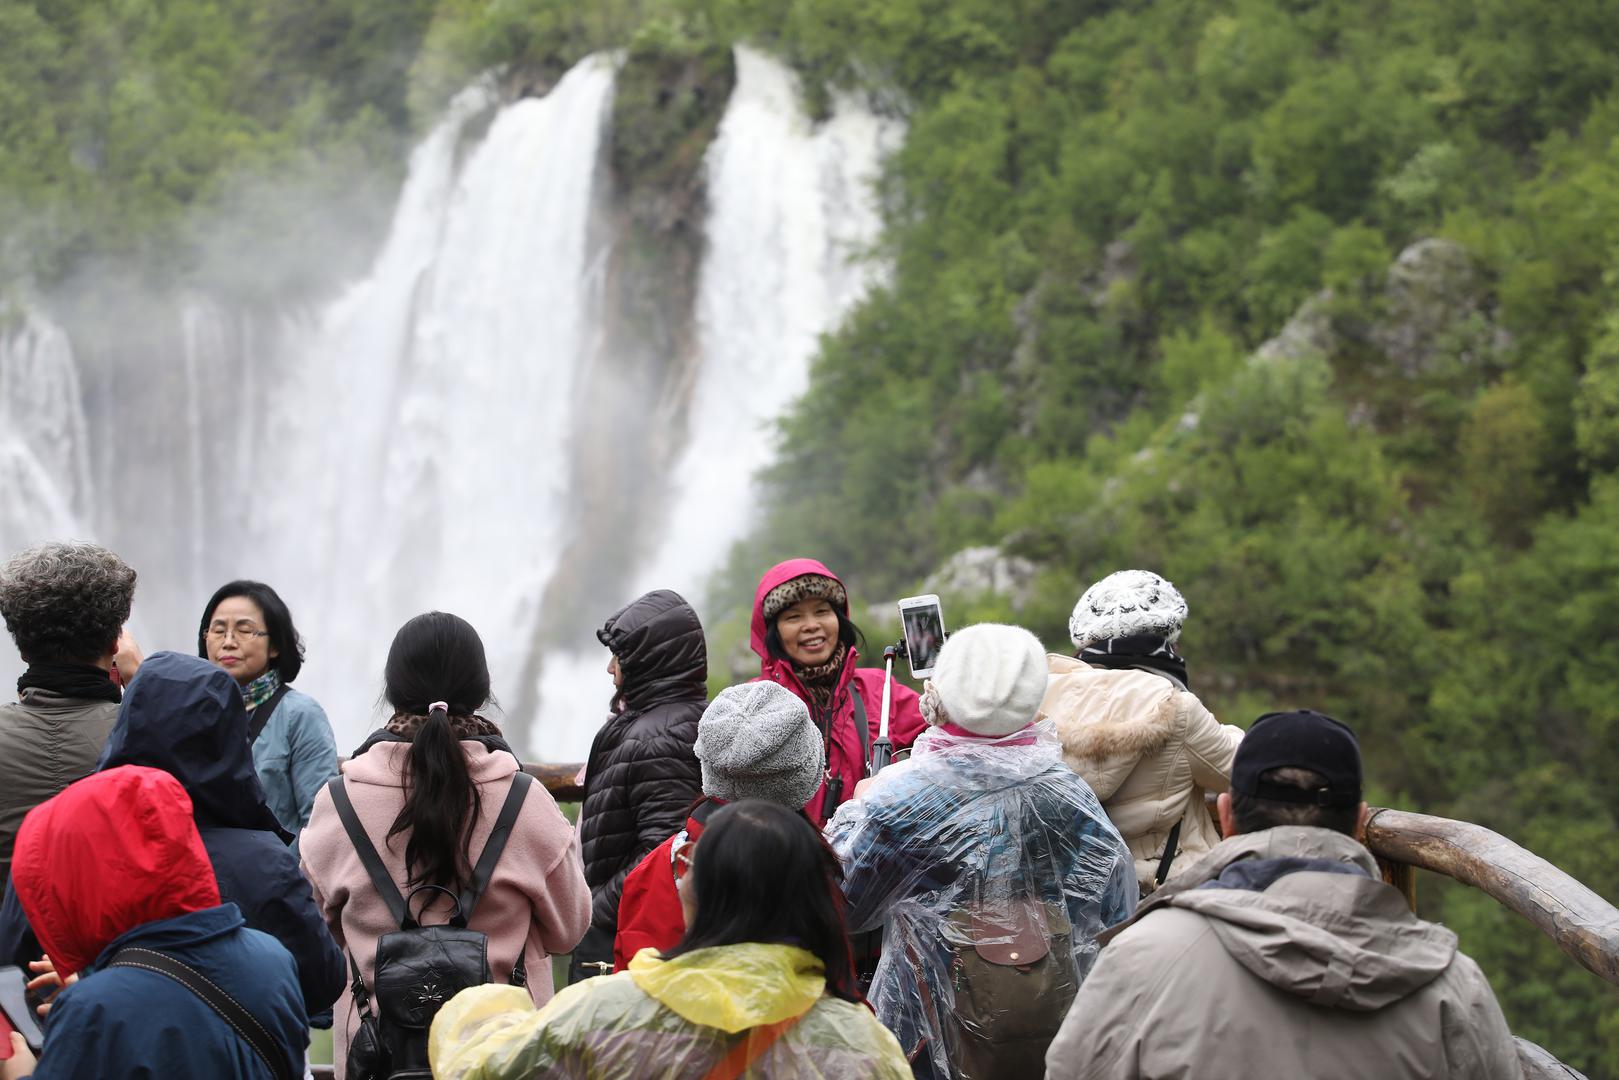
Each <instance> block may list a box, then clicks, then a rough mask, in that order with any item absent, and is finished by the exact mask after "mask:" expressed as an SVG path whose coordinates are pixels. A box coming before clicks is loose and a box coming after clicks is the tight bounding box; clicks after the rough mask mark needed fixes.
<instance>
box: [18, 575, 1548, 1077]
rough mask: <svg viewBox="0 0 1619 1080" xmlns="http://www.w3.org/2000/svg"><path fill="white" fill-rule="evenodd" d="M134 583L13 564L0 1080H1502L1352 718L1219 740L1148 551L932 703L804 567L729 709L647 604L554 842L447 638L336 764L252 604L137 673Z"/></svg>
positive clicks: (1473, 981) (282, 612) (399, 668)
mask: <svg viewBox="0 0 1619 1080" xmlns="http://www.w3.org/2000/svg"><path fill="white" fill-rule="evenodd" d="M135 578H136V575H135V572H134V571H133V570H132V569H131V568H130V567H128V566H127V565H125V564H124V563H123V561H122V560H121V559H119V558H118V556H117V555H115V554H113V553H112V552H110V551H107V550H106V549H104V548H101V547H98V546H96V545H93V544H87V543H51V544H46V545H43V546H41V547H38V548H34V549H30V550H29V551H25V552H22V553H20V554H18V555H16V556H14V557H13V558H12V559H11V560H10V561H9V562H7V563H6V564H5V565H4V567H3V568H0V616H3V618H4V620H5V623H6V627H7V630H8V631H9V632H10V634H11V635H12V638H13V640H14V641H15V642H16V645H17V648H18V651H19V652H20V653H21V655H22V657H23V659H24V661H25V663H26V664H27V670H26V672H25V674H24V675H23V676H22V678H21V679H20V680H19V700H18V701H17V702H15V703H13V704H9V705H4V706H0V860H3V862H0V865H3V866H4V867H5V869H6V871H7V872H8V875H9V876H8V880H7V882H6V886H5V897H4V903H3V906H0V951H3V953H4V955H0V964H5V963H10V964H13V965H16V966H18V967H21V968H23V969H25V970H26V971H27V972H28V973H29V983H28V988H27V1006H26V1011H30V1012H35V1013H37V1014H38V1016H39V1017H42V1018H43V1034H42V1038H39V1037H34V1038H32V1039H31V1038H30V1034H29V1033H30V1031H31V1030H32V1029H33V1022H32V1021H33V1018H32V1017H30V1016H22V1015H18V1013H19V1011H20V1006H19V1004H18V1003H15V1002H12V1001H11V1000H10V999H9V998H8V996H7V994H6V992H5V987H4V984H3V982H0V1036H5V1035H6V1034H7V1033H6V1031H5V1030H4V1027H10V1028H14V1029H15V1030H12V1031H10V1032H9V1044H10V1049H11V1054H10V1056H9V1059H8V1060H5V1061H0V1080H9V1078H11V1077H20V1076H28V1075H32V1076H35V1077H41V1078H48V1077H108V1078H113V1077H135V1076H154V1077H155V1076H162V1077H209V1078H212V1077H222V1076H236V1077H253V1078H275V1080H295V1078H296V1077H299V1076H303V1075H307V1071H308V1065H307V1045H308V1038H309V1031H310V1028H311V1027H327V1026H329V1027H331V1028H332V1042H333V1049H334V1054H335V1071H336V1074H337V1076H338V1077H339V1078H347V1080H373V1078H376V1080H382V1078H388V1077H406V1076H412V1077H425V1076H429V1075H431V1076H436V1077H441V1078H447V1080H519V1078H526V1077H544V1076H557V1077H580V1078H584V1077H591V1078H596V1077H601V1078H612V1077H625V1078H632V1077H635V1078H639V1077H662V1078H668V1080H676V1078H690V1080H710V1078H712V1080H736V1078H739V1077H817V1078H823V1077H824V1078H844V1077H847V1078H850V1080H854V1078H866V1077H892V1078H903V1077H917V1078H922V1080H930V1078H937V1080H948V1078H959V1080H985V1078H999V1077H1006V1078H1024V1077H1031V1076H1033V1077H1038V1076H1040V1075H1042V1074H1044V1075H1047V1076H1050V1077H1053V1078H1064V1080H1066V1078H1081V1077H1083V1078H1096V1080H1102V1078H1108V1080H1112V1078H1119V1080H1124V1078H1147V1077H1187V1076H1198V1077H1204V1076H1207V1077H1216V1078H1219V1077H1242V1078H1247V1077H1250V1076H1253V1075H1298V1076H1311V1077H1327V1078H1340V1077H1341V1078H1350V1077H1368V1078H1370V1077H1377V1078H1383V1077H1412V1078H1416V1077H1434V1078H1446V1077H1455V1078H1461V1077H1484V1078H1506V1077H1513V1078H1516V1077H1518V1076H1520V1075H1521V1071H1520V1067H1519V1066H1518V1064H1517V1057H1516V1050H1515V1046H1514V1043H1513V1040H1512V1037H1511V1035H1510V1034H1509V1032H1508V1030H1507V1027H1506V1024H1505V1021H1504V1019H1503V1018H1502V1015H1501V1012H1500V1009H1499V1007H1498V1006H1497V1004H1496V1002H1495V999H1494V997H1493V995H1492V994H1491V992H1490V989H1489V986H1488V984H1487V982H1486V981H1485V980H1484V978H1483V976H1482V975H1481V973H1480V972H1479V970H1478V969H1477V967H1476V966H1475V965H1474V964H1473V963H1472V962H1471V961H1470V960H1469V959H1468V958H1467V957H1466V956H1464V955H1462V954H1461V953H1460V952H1459V951H1458V950H1457V948H1456V939H1455V935H1454V934H1452V933H1451V932H1450V931H1448V930H1446V929H1444V928H1443V927H1440V926H1437V925H1434V924H1431V923H1427V922H1424V921H1422V920H1420V919H1418V918H1417V917H1416V916H1415V915H1414V914H1413V913H1412V912H1411V911H1410V910H1409V909H1408V908H1407V906H1406V904H1405V902H1404V899H1403V897H1402V896H1401V894H1400V893H1399V892H1398V891H1397V890H1395V889H1393V888H1392V887H1391V886H1388V885H1386V884H1384V883H1383V882H1382V881H1381V879H1380V878H1379V876H1378V873H1377V868H1376V864H1375V862H1374V860H1373V859H1372V857H1371V855H1370V854H1369V853H1368V852H1367V850H1366V848H1365V847H1364V846H1363V845H1362V843H1361V842H1360V841H1361V838H1362V835H1363V830H1364V827H1365V820H1366V805H1365V803H1364V802H1363V801H1362V795H1363V787H1364V777H1363V773H1362V763H1361V757H1360V750H1359V746H1358V744H1357V742H1356V739H1355V736H1354V733H1353V732H1352V731H1351V730H1350V729H1349V728H1348V727H1347V726H1345V725H1344V724H1342V723H1339V722H1338V721H1337V720H1334V719H1332V718H1331V717H1328V716H1326V715H1323V714H1321V713H1318V712H1313V711H1309V710H1298V711H1288V712H1278V713H1271V714H1267V715H1265V716H1262V717H1260V718H1259V719H1258V720H1256V721H1254V722H1253V724H1251V725H1250V726H1249V728H1248V730H1247V732H1246V734H1245V733H1244V731H1243V730H1242V729H1241V728H1239V727H1236V726H1232V725H1225V724H1221V723H1219V722H1218V721H1217V720H1216V719H1215V718H1214V717H1213V716H1212V715H1211V713H1210V712H1209V710H1208V709H1207V708H1206V707H1205V706H1204V705H1203V704H1202V702H1201V701H1200V700H1199V699H1198V697H1197V696H1196V694H1195V693H1194V691H1193V689H1192V687H1193V681H1192V679H1191V678H1190V675H1189V672H1188V667H1187V664H1186V663H1185V661H1184V659H1183V658H1182V656H1181V654H1180V649H1179V637H1180V633H1181V629H1182V626H1183V624H1184V622H1185V620H1186V618H1187V614H1188V612H1187V605H1186V603H1185V600H1184V599H1183V598H1182V597H1181V595H1180V593H1179V592H1178V591H1177V590H1176V589H1175V587H1174V586H1173V585H1172V584H1171V583H1169V582H1168V581H1165V580H1164V579H1163V578H1161V577H1159V576H1158V575H1156V574H1153V573H1150V572H1147V571H1142V570H1125V571H1120V572H1118V573H1115V574H1112V575H1109V576H1108V577H1106V578H1104V579H1103V580H1101V581H1099V582H1097V583H1096V584H1095V585H1093V586H1092V587H1091V588H1090V589H1088V590H1087V591H1086V592H1085V594H1084V595H1083V596H1081V597H1080V599H1079V602H1078V603H1077V604H1076V606H1075V608H1074V613H1073V617H1072V619H1071V620H1070V624H1069V631H1070V638H1071V642H1072V647H1073V652H1072V653H1069V652H1066V651H1065V652H1063V653H1061V654H1051V655H1048V654H1047V652H1046V650H1045V649H1044V647H1043V646H1042V645H1041V643H1040V642H1039V640H1038V639H1037V638H1036V637H1035V636H1034V635H1033V634H1031V633H1029V632H1028V631H1026V630H1024V629H1021V628H1019V627H1015V626H1008V625H1001V624H977V625H972V626H967V627H965V628H962V629H960V630H958V631H957V632H955V633H954V634H951V635H950V636H949V637H948V639H947V640H946V642H945V644H944V646H943V648H942V650H941V651H940V652H939V655H938V657H937V660H936V661H935V664H934V667H933V672H932V674H931V676H930V677H929V678H928V680H927V681H926V682H925V683H924V685H923V689H922V692H921V693H920V694H918V693H917V692H916V691H915V690H913V689H911V688H910V687H907V686H905V685H903V684H902V683H899V682H896V681H894V680H893V678H892V676H891V675H890V674H889V673H888V672H886V671H885V670H883V669H880V668H873V667H863V666H861V662H860V661H861V652H862V650H863V649H864V648H865V647H866V642H865V641H864V639H863V637H862V635H861V632H860V630H859V629H858V627H857V626H856V625H855V623H854V621H853V620H852V618H851V605H850V600H849V594H848V590H847V587H846V586H845V584H844V582H843V581H842V580H840V579H839V578H838V577H837V576H836V575H835V574H833V573H832V572H831V571H830V570H829V569H828V568H827V567H825V566H823V565H822V564H821V563H819V562H816V561H814V560H810V559H794V560H790V561H788V562H784V563H781V564H780V565H778V566H776V567H773V568H771V569H770V570H769V571H767V572H766V573H765V574H764V576H763V578H762V580H761V581H760V583H759V588H758V591H757V594H756V597H755V600H754V605H753V614H752V633H751V640H752V645H753V649H754V651H755V652H756V653H757V654H758V656H759V660H760V675H759V677H758V678H757V679H756V680H754V681H751V682H744V683H741V684H738V685H734V686H730V687H727V688H725V689H723V690H721V691H720V692H719V693H718V694H716V695H714V697H713V699H712V700H709V695H708V664H707V655H708V651H707V646H706V642H705V636H704V633H703V628H702V624H701V622H700V621H699V619H698V616H697V613H696V612H695V611H694V610H693V609H692V607H691V606H690V605H689V604H688V603H687V602H686V601H685V600H684V599H682V598H681V597H680V596H679V595H677V594H675V593H673V592H670V591H667V590H659V591H655V592H651V593H648V594H646V595H644V596H641V597H639V598H636V599H634V600H633V601H631V602H630V603H628V604H627V605H626V606H625V607H624V608H622V609H621V610H619V611H618V612H616V613H615V614H613V615H612V616H611V617H609V618H608V619H607V620H606V621H605V623H604V625H603V626H602V628H601V629H600V630H599V631H598V632H597V637H598V639H599V640H600V642H601V644H602V645H603V646H604V647H605V649H606V651H607V653H608V663H607V670H608V673H609V676H610V678H611V688H610V690H609V689H608V685H607V679H605V678H604V680H603V690H604V693H603V700H604V703H607V708H606V709H604V716H602V717H581V718H580V721H579V722H580V723H589V724H590V725H591V726H592V727H599V729H598V730H597V731H596V735H595V739H594V742H593V744H592V746H591V750H590V755H589V758H588V760H587V761H586V763H585V766H584V769H583V772H582V775H581V783H582V785H583V789H584V797H583V801H582V803H581V804H580V807H579V815H578V821H577V823H570V822H569V821H568V819H567V818H566V817H565V816H564V814H563V812H562V811H561V809H560V808H559V807H558V805H557V804H556V802H555V801H554V799H553V798H552V797H551V795H550V794H549V793H548V792H547V791H546V790H545V789H544V787H542V786H540V785H539V784H537V783H535V782H534V781H533V780H532V777H531V776H530V775H529V774H528V773H527V772H525V771H524V769H523V767H522V763H521V762H520V761H519V759H518V756H517V754H516V753H515V752H514V750H513V748H512V746H511V745H510V744H509V743H508V741H507V739H506V736H505V734H504V733H503V732H502V730H501V728H500V727H499V726H498V725H497V724H496V723H495V722H493V721H492V720H490V719H489V718H488V716H487V715H486V713H487V711H488V707H489V706H490V704H491V693H490V686H491V679H490V672H489V667H488V663H487V660H486V657H485V653H484V647H483V643H482V641H481V639H480V638H479V635H478V633H477V631H476V630H475V629H474V628H473V627H472V626H471V625H470V624H468V623H467V622H466V621H465V620H463V619H461V618H458V617H457V616H455V615H451V614H447V613H443V612H436V611H435V612H427V613H424V614H422V615H418V616H417V617H415V618H413V619H411V620H409V621H408V622H406V623H405V624H404V625H403V626H402V627H400V628H399V630H398V632H397V633H396V635H395V636H394V639H393V642H392V646H391V647H390V649H389V652H388V657H387V661H386V664H385V666H384V670H383V672H382V673H381V674H382V682H383V686H384V693H383V700H384V701H385V702H386V705H387V708H388V716H387V719H386V721H385V722H384V723H383V725H382V727H380V728H379V729H377V730H376V731H374V732H372V733H371V734H370V735H369V736H367V737H366V739H365V740H364V741H363V742H362V743H361V744H360V746H358V747H357V748H356V749H355V750H354V751H353V752H352V754H350V755H349V756H348V758H347V760H345V761H344V762H343V763H342V764H341V766H340V765H339V760H338V756H337V753H336V747H335V743H334V740H333V738H332V733H331V728H330V725H329V724H328V722H327V719H326V716H325V714H324V713H323V712H322V710H321V708H320V706H319V705H318V704H317V703H316V702H315V701H314V700H313V699H311V698H310V697H308V696H307V695H304V694H301V693H299V692H298V691H297V690H294V689H293V688H292V686H291V683H292V682H293V681H294V679H295V678H296V677H297V675H298V673H299V670H300V667H301V664H302V661H303V645H302V642H301V640H300V638H299V636H298V634H297V631H296V630H295V629H294V626H293V622H292V617H291V614H290V613H289V612H288V610H287V607H286V605H285V604H284V603H283V602H282V601H281V599H280V597H279V596H277V594H276V593H275V591H274V590H273V589H271V588H270V587H268V586H266V585H263V584H260V583H257V582H251V581H237V582H232V583H230V584H228V585H226V586H224V587H222V588H221V589H220V590H219V591H218V592H217V593H216V594H215V595H214V596H213V597H211V598H210V599H209V601H208V602H207V605H206V606H205V608H204V610H203V612H202V618H201V622H200V625H199V631H198V639H197V649H196V654H197V655H189V654H182V653H177V652H159V653H155V654H153V655H151V656H146V657H143V656H142V654H141V652H140V650H139V648H138V646H137V645H136V644H135V642H134V641H133V640H131V638H130V637H129V635H128V634H127V633H126V632H125V631H124V624H125V623H126V622H127V620H128V617H129V612H130V608H131V603H132V599H133V595H134V589H135ZM884 734H886V736H887V738H888V740H889V744H890V745H891V746H892V747H893V748H894V749H895V750H897V751H898V753H897V754H896V755H895V760H894V761H893V763H892V764H887V765H886V766H885V767H883V766H882V759H881V758H877V759H876V761H877V767H874V764H873V762H874V755H873V746H874V745H875V744H876V743H877V742H878V740H879V736H880V735H884ZM1208 794H1217V795H1218V799H1217V803H1216V812H1215V813H1214V814H1213V815H1211V814H1210V812H1209V809H1208V806H1207V804H1206V795H1208ZM563 955H569V956H570V958H571V963H570V964H569V965H568V969H567V975H566V983H567V985H566V986H564V987H563V988H562V989H560V990H556V989H555V980H554V979H553V964H552V957H559V956H563ZM5 1041H7V1040H6V1039H5V1038H0V1042H5ZM4 1049H5V1048H4V1047H3V1046H0V1056H3V1055H4Z"/></svg>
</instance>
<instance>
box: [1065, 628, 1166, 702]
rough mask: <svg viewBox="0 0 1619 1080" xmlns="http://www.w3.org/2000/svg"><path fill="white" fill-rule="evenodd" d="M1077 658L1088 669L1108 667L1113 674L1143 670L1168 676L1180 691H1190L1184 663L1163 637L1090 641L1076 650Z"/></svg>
mask: <svg viewBox="0 0 1619 1080" xmlns="http://www.w3.org/2000/svg"><path fill="white" fill-rule="evenodd" d="M1079 659H1080V660H1083V661H1084V662H1085V663H1087V664H1090V665H1091V666H1092V667H1101V668H1111V669H1113V670H1115V671H1117V670H1123V669H1128V668H1145V669H1146V670H1148V671H1156V672H1157V673H1158V674H1160V675H1167V676H1169V677H1170V678H1171V679H1173V680H1175V682H1177V683H1179V684H1180V686H1181V689H1183V690H1186V691H1190V690H1191V689H1192V684H1191V682H1190V680H1188V679H1187V677H1186V661H1185V660H1182V659H1181V657H1180V654H1179V653H1177V652H1176V651H1175V646H1174V645H1173V644H1171V643H1170V641H1169V640H1168V639H1167V638H1162V637H1158V636H1157V635H1154V634H1139V635H1136V636H1134V637H1121V638H1109V639H1108V640H1106V641H1096V642H1092V643H1091V644H1089V645H1087V646H1085V647H1084V648H1083V649H1081V650H1079Z"/></svg>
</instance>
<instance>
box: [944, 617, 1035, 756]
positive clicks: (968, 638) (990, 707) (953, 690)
mask: <svg viewBox="0 0 1619 1080" xmlns="http://www.w3.org/2000/svg"><path fill="white" fill-rule="evenodd" d="M928 683H929V686H930V687H931V691H930V693H931V695H932V696H934V697H937V699H938V703H939V705H940V706H941V707H942V708H943V709H944V713H945V715H944V716H942V717H937V718H935V717H929V719H930V720H932V721H933V722H935V723H939V722H943V721H949V722H951V723H954V724H956V725H957V726H959V727H964V728H966V729H967V730H968V731H970V732H972V733H973V734H975V735H985V736H989V737H992V738H999V737H1001V736H1003V735H1010V734H1012V733H1013V732H1014V731H1017V730H1018V729H1020V728H1022V727H1024V726H1025V725H1027V724H1028V723H1029V722H1030V721H1032V720H1033V719H1034V715H1035V713H1036V712H1038V711H1039V709H1040V702H1041V700H1042V699H1043V698H1044V697H1045V696H1046V650H1045V648H1044V646H1042V645H1041V644H1040V639H1039V638H1037V637H1035V636H1034V635H1033V634H1031V633H1029V632H1028V631H1027V630H1025V629H1023V628H1022V627H1021V626H1006V625H1004V624H1002V623H979V624H978V625H976V626H969V627H966V628H964V629H961V630H957V631H956V632H955V633H954V634H951V635H950V638H949V640H948V641H946V642H945V643H944V648H943V649H941V650H939V659H938V660H937V661H936V662H935V663H934V665H933V677H932V678H931V679H929V680H928Z"/></svg>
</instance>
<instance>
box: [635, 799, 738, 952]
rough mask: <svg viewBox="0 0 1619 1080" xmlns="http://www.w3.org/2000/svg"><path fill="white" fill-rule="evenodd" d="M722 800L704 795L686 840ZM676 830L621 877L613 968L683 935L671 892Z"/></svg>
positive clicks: (676, 942) (677, 901)
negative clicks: (622, 890) (622, 885)
mask: <svg viewBox="0 0 1619 1080" xmlns="http://www.w3.org/2000/svg"><path fill="white" fill-rule="evenodd" d="M724 805H725V800H724V799H714V798H708V799H704V800H703V802H701V803H700V804H698V806H697V807H696V808H695V809H693V810H692V812H691V816H690V817H688V818H687V819H686V835H685V839H686V840H695V839H697V838H698V837H699V836H701V835H703V823H704V822H705V821H707V820H708V816H709V815H710V814H712V813H713V812H714V811H715V810H717V809H719V808H720V807H722V806H724ZM679 836H680V834H679V833H676V834H675V835H674V836H671V837H670V838H669V839H667V840H665V841H664V842H663V843H661V844H659V845H658V846H657V847H655V848H653V849H652V850H651V851H650V852H648V853H647V856H646V858H644V859H642V860H641V861H640V862H639V863H637V864H636V866H635V869H633V870H631V871H630V872H629V875H628V876H626V877H625V878H624V895H623V897H622V898H621V899H620V900H619V902H618V935H617V936H616V937H614V938H613V970H614V971H623V970H624V969H625V968H627V967H629V966H630V961H631V960H632V959H634V957H635V954H636V953H638V952H640V951H641V950H642V949H657V950H659V951H662V950H664V949H672V948H674V947H675V946H676V945H679V944H680V939H681V938H682V937H684V936H685V934H686V913H685V912H683V911H681V910H680V893H678V892H677V891H675V867H674V850H675V840H676V838H677V837H679Z"/></svg>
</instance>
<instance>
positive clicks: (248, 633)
mask: <svg viewBox="0 0 1619 1080" xmlns="http://www.w3.org/2000/svg"><path fill="white" fill-rule="evenodd" d="M233 635H234V636H235V638H236V640H238V641H245V640H247V639H248V638H256V637H269V636H270V631H268V630H260V629H259V628H258V627H257V626H254V625H253V624H252V623H250V622H239V623H237V624H236V625H235V626H226V625H225V624H224V623H222V622H218V623H214V624H213V625H212V626H210V627H209V628H208V640H209V641H224V640H225V639H226V638H228V637H231V636H233Z"/></svg>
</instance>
